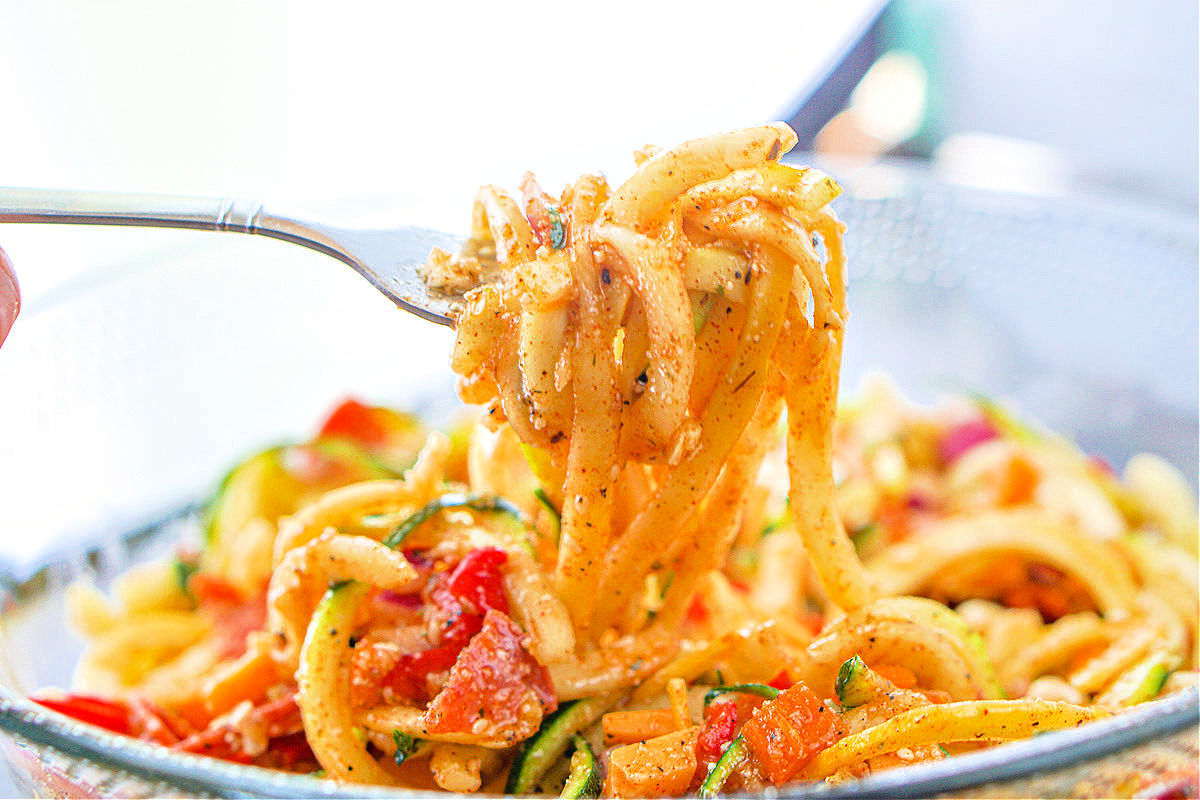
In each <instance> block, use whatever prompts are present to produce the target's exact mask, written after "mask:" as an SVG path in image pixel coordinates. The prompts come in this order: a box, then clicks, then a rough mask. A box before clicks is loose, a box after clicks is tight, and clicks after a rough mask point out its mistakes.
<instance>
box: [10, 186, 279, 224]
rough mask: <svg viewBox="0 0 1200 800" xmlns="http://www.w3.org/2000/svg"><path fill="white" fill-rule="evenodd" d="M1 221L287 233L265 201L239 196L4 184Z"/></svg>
mask: <svg viewBox="0 0 1200 800" xmlns="http://www.w3.org/2000/svg"><path fill="white" fill-rule="evenodd" d="M0 222H58V223H64V224H68V225H81V224H82V225H141V226H148V227H154V228H191V229H194V230H203V231H234V232H237V233H267V234H268V235H269V234H270V233H272V232H278V233H284V231H277V229H278V227H279V226H278V224H277V223H279V222H282V220H280V219H279V218H277V217H274V216H273V215H270V214H266V213H264V211H263V207H262V204H261V203H257V202H253V201H247V200H238V199H235V198H225V199H217V198H211V197H188V196H184V195H155V194H126V193H122V192H84V191H66V190H58V189H17V188H0Z"/></svg>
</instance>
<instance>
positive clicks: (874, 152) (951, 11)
mask: <svg viewBox="0 0 1200 800" xmlns="http://www.w3.org/2000/svg"><path fill="white" fill-rule="evenodd" d="M1198 26H1200V7H1198V6H1197V4H1196V3H1194V2H1188V1H1187V0H1149V1H1148V2H1146V3H1142V4H1130V3H1123V2H1117V0H1096V1H1094V2H1092V1H1089V0H1061V2H1057V3H1047V4H1041V5H1039V6H1038V7H1037V8H1036V10H1031V9H1030V8H1029V7H1028V6H1026V5H1024V4H1011V3H988V2H950V0H893V1H892V2H891V3H889V4H888V6H887V7H886V9H884V11H883V12H882V14H881V15H880V16H879V17H878V18H877V19H876V21H875V23H874V24H873V25H872V26H871V28H870V30H868V31H867V32H866V33H865V34H864V36H863V37H862V39H861V40H860V41H859V43H858V45H857V46H856V47H855V48H854V49H853V51H852V52H851V53H850V54H849V55H848V56H847V58H846V59H845V60H844V61H843V62H842V63H841V65H840V66H839V67H838V69H836V70H834V71H833V73H832V74H830V75H829V76H828V78H827V79H826V80H825V81H824V82H823V83H822V84H821V85H820V86H819V87H818V88H816V89H815V90H814V91H813V92H812V93H811V95H810V96H809V98H808V100H807V101H806V102H805V103H804V104H803V106H802V107H801V108H800V109H798V110H797V112H796V114H795V116H794V118H793V120H792V124H793V126H794V127H795V128H796V129H797V131H799V132H800V134H801V147H808V148H809V149H811V150H813V151H816V152H819V153H821V154H822V155H827V156H833V157H837V158H839V159H846V158H850V159H851V160H852V163H853V161H858V162H860V163H861V161H862V160H863V159H867V160H872V159H875V158H878V157H881V156H887V157H897V156H899V157H910V158H918V159H927V160H929V161H930V162H931V164H932V166H933V168H934V170H935V171H936V172H937V173H938V175H939V176H940V177H942V178H944V179H947V180H949V181H952V182H956V183H967V184H972V185H976V186H983V187H987V188H996V189H1005V190H1012V191H1027V192H1037V193H1054V194H1059V193H1082V194H1091V195H1108V196H1112V197H1117V198H1121V199H1124V200H1130V201H1135V202H1138V203H1141V204H1147V203H1149V204H1154V205H1165V206H1175V207H1176V208H1177V209H1179V210H1182V211H1185V212H1188V213H1195V210H1196V204H1197V195H1198V191H1197V173H1198V170H1200V156H1198V153H1200V125H1198V120H1200V78H1198V76H1197V63H1198V62H1197V59H1198V53H1200V47H1198V45H1197V30H1198ZM1147 54H1153V55H1152V56H1150V57H1148V55H1147Z"/></svg>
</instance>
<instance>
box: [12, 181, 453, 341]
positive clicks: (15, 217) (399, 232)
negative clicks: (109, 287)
mask: <svg viewBox="0 0 1200 800" xmlns="http://www.w3.org/2000/svg"><path fill="white" fill-rule="evenodd" d="M0 222H53V223H60V224H67V225H134V226H146V227H152V228H190V229H193V230H200V231H229V232H233V233H253V234H257V235H259V236H268V237H270V238H272V239H282V240H283V241H285V242H291V243H292V244H298V245H301V246H303V247H307V248H310V249H312V250H316V251H317V252H319V253H324V254H325V255H327V256H333V257H334V258H336V259H338V260H339V261H342V262H344V263H346V264H349V265H350V266H351V267H353V268H354V270H355V271H356V272H357V273H358V274H359V275H362V276H363V277H364V278H366V279H367V280H368V281H370V283H371V285H372V286H374V287H375V288H376V289H378V290H379V291H380V292H383V294H384V295H385V296H386V297H387V298H388V299H390V300H391V301H392V302H393V303H395V304H396V305H398V306H399V307H400V308H401V309H403V310H405V311H408V312H409V313H412V314H416V315H417V316H418V317H422V318H424V319H427V320H429V321H430V322H436V323H438V324H441V325H449V326H453V325H454V313H453V304H454V303H455V301H457V300H458V299H459V298H457V297H454V296H451V295H446V294H442V293H440V292H436V291H433V290H431V289H430V288H429V287H428V286H427V285H426V284H425V281H423V280H422V279H421V276H420V275H419V274H418V273H417V268H418V267H419V266H421V265H422V264H424V263H425V259H426V258H427V257H428V256H429V251H430V249H432V248H433V247H441V248H444V249H447V250H456V249H457V248H458V246H459V244H460V243H461V240H460V239H458V238H456V237H454V236H452V235H450V234H448V233H442V232H441V231H435V230H430V229H428V228H415V227H397V228H374V229H368V228H349V227H341V226H338V225H333V224H331V223H329V222H326V221H323V220H318V219H311V218H308V219H302V218H300V217H297V216H292V215H288V214H281V213H277V212H273V211H268V210H267V209H266V208H264V207H263V205H262V204H261V203H256V202H251V201H246V200H239V199H234V198H227V199H215V198H207V197H186V196H175V195H153V194H124V193H119V192H72V191H59V190H56V189H15V188H12V189H10V188H0Z"/></svg>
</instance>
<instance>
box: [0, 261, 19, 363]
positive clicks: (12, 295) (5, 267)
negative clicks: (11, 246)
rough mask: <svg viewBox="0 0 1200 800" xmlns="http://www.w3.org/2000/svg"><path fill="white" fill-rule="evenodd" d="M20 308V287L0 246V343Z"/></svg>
mask: <svg viewBox="0 0 1200 800" xmlns="http://www.w3.org/2000/svg"><path fill="white" fill-rule="evenodd" d="M20 310H21V288H20V286H19V285H18V284H17V272H16V270H15V269H13V264H12V260H11V259H10V258H9V257H8V254H7V253H5V252H4V249H3V248H0V345H2V344H4V340H5V339H7V338H8V332H9V331H10V330H11V329H12V326H13V322H15V321H16V319H17V314H18V313H19V312H20Z"/></svg>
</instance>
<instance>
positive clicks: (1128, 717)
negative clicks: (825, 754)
mask: <svg viewBox="0 0 1200 800" xmlns="http://www.w3.org/2000/svg"><path fill="white" fill-rule="evenodd" d="M1198 725H1200V687H1194V686H1193V687H1188V688H1187V689H1184V690H1182V691H1180V692H1177V693H1175V694H1173V695H1169V696H1167V697H1165V698H1163V699H1161V700H1153V701H1150V702H1148V703H1144V704H1142V705H1140V706H1136V707H1134V708H1132V709H1130V710H1128V711H1124V712H1122V713H1119V714H1115V715H1113V716H1112V717H1108V718H1106V719H1102V720H1098V721H1096V722H1091V723H1088V724H1086V725H1082V726H1080V727H1078V728H1072V729H1068V730H1060V731H1050V732H1047V733H1045V734H1041V735H1038V736H1035V737H1033V738H1031V739H1025V740H1022V741H1016V742H1010V743H1006V744H1001V745H997V746H995V747H991V748H988V749H986V750H980V751H978V752H974V753H964V754H961V755H958V756H955V757H953V758H950V759H947V760H945V761H937V762H929V763H925V764H918V765H914V766H911V767H905V768H901V769H893V770H888V771H885V772H881V773H877V774H875V775H871V776H868V777H866V778H863V779H860V780H857V781H851V782H847V783H843V784H836V785H830V784H825V783H820V782H818V783H810V784H797V785H793V786H789V787H787V788H785V789H783V790H781V791H778V792H777V793H776V794H775V796H778V797H786V798H809V797H821V798H845V800H857V799H858V798H868V797H894V798H909V797H927V796H930V795H933V794H941V793H945V792H952V791H956V790H960V789H965V788H968V787H973V786H979V785H981V784H986V783H993V782H1002V781H1011V780H1017V779H1020V778H1026V777H1030V776H1032V775H1034V774H1037V773H1042V772H1046V771H1052V770H1056V769H1061V768H1065V767H1073V766H1078V765H1080V764H1083V763H1087V762H1090V761H1094V760H1096V759H1098V758H1103V757H1104V756H1109V755H1113V754H1115V753H1117V752H1120V751H1123V750H1126V749H1129V748H1131V747H1135V746H1137V745H1140V744H1145V743H1147V742H1149V741H1151V740H1154V739H1158V738H1161V737H1166V736H1170V735H1172V734H1175V733H1178V732H1180V731H1183V730H1185V729H1187V728H1189V727H1191V728H1193V729H1194V728H1196V727H1197V726H1198ZM0 731H2V732H4V733H6V734H8V735H9V736H11V737H15V738H17V739H19V740H24V742H27V743H29V744H32V745H34V746H35V748H41V747H47V748H50V749H52V750H55V751H57V752H59V753H62V754H64V755H66V756H68V757H74V758H82V759H86V760H88V761H91V762H94V763H96V764H98V765H101V766H103V767H108V768H116V769H119V770H121V771H123V772H127V773H129V774H131V775H133V776H135V777H137V776H142V777H148V778H151V779H154V780H159V781H163V782H165V783H167V784H170V785H171V786H173V787H176V788H178V789H181V790H183V791H191V792H196V793H199V794H218V795H223V796H224V795H229V796H239V795H241V796H245V795H248V794H249V795H255V796H261V797H281V798H282V797H397V796H400V797H424V796H428V795H427V793H425V792H421V791H417V790H411V789H404V788H400V787H391V786H367V785H363V784H340V783H336V782H334V781H330V780H327V779H323V778H316V777H312V776H309V775H300V774H296V773H287V772H281V771H278V770H271V769H267V768H265V767H256V766H247V765H242V764H235V763H232V762H228V761H220V760H218V759H215V758H210V757H207V756H200V755H193V754H191V753H180V752H176V751H173V750H170V749H169V748H166V747H163V746H160V745H156V744H153V743H150V742H145V741H142V740H140V739H134V738H132V737H129V736H122V735H120V734H115V733H109V732H107V731H104V730H103V729H101V728H96V727H94V726H92V725H88V724H86V723H82V722H78V721H75V720H73V719H71V718H70V717H66V716H64V715H62V714H59V713H57V712H54V711H50V710H49V709H47V708H44V707H42V706H39V705H37V704H36V703H35V702H34V701H32V700H29V699H27V698H24V697H20V696H18V695H16V694H15V693H13V692H12V691H11V690H9V689H8V688H6V687H0ZM18 746H20V744H19V743H18ZM439 796H452V795H449V794H447V795H440V794H439ZM471 796H473V797H480V796H481V795H471ZM741 796H758V795H741ZM463 797H467V795H463Z"/></svg>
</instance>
